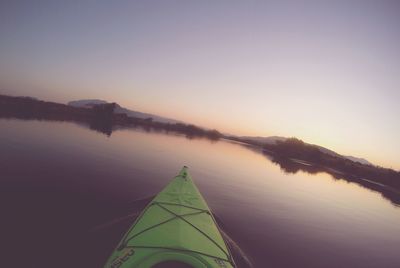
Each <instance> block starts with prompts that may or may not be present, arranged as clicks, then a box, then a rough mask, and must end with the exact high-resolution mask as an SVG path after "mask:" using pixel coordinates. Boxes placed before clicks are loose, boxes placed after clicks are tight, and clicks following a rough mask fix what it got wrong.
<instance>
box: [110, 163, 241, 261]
mask: <svg viewBox="0 0 400 268" xmlns="http://www.w3.org/2000/svg"><path fill="white" fill-rule="evenodd" d="M165 261H179V262H183V263H186V264H190V265H191V266H193V267H196V268H197V267H198V268H200V267H235V266H234V262H233V259H232V256H231V253H230V252H229V249H228V247H227V245H226V243H225V241H224V239H223V238H222V236H221V233H220V232H219V230H218V227H217V224H216V222H215V219H214V217H213V215H212V213H211V211H210V209H209V207H208V206H207V203H206V202H205V201H204V199H203V197H202V196H201V194H200V192H199V190H198V189H197V187H196V186H195V185H194V183H193V181H192V179H191V177H190V175H189V173H188V168H187V167H183V168H182V170H181V171H180V173H179V174H178V176H176V177H175V178H174V179H173V180H172V181H171V182H170V183H169V184H168V185H167V186H166V187H165V188H164V189H163V190H162V191H161V192H160V193H159V194H158V195H157V196H156V197H155V198H154V199H153V200H152V201H151V202H150V203H149V204H148V205H147V207H146V208H145V209H144V210H143V212H142V213H141V215H140V216H139V217H138V218H137V219H136V221H135V223H134V224H133V225H132V227H131V228H130V229H129V230H128V232H127V233H126V234H125V236H124V237H123V239H122V241H121V242H120V244H119V246H118V247H117V249H116V250H115V251H114V253H113V254H112V255H111V257H110V258H109V260H108V262H107V263H106V266H105V267H112V268H116V267H126V268H127V267H129V268H131V267H139V268H147V267H153V265H155V264H158V263H162V262H165Z"/></svg>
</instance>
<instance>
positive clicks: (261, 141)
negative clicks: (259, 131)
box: [239, 136, 372, 165]
mask: <svg viewBox="0 0 400 268" xmlns="http://www.w3.org/2000/svg"><path fill="white" fill-rule="evenodd" d="M239 138H240V139H242V140H247V141H253V142H256V143H259V144H276V143H277V142H279V141H285V140H287V139H288V138H286V137H280V136H270V137H250V136H242V137H239ZM307 144H308V145H312V146H315V147H317V148H318V150H320V151H321V152H323V153H325V154H328V155H331V156H336V157H341V158H346V159H349V160H351V161H353V162H356V163H357V162H358V163H360V164H365V165H372V164H371V162H369V161H368V160H366V159H364V158H358V157H354V156H350V155H341V154H338V153H336V152H335V151H332V150H330V149H327V148H325V147H322V146H319V145H315V144H309V143H307Z"/></svg>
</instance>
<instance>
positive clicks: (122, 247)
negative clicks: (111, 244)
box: [117, 243, 125, 251]
mask: <svg viewBox="0 0 400 268" xmlns="http://www.w3.org/2000/svg"><path fill="white" fill-rule="evenodd" d="M124 248H125V245H124V243H122V244H121V245H119V246H118V248H117V250H118V251H121V250H123V249H124Z"/></svg>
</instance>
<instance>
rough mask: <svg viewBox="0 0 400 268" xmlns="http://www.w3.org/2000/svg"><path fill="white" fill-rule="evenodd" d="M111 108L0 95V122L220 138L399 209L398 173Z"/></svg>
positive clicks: (297, 143) (289, 144) (299, 145)
mask: <svg viewBox="0 0 400 268" xmlns="http://www.w3.org/2000/svg"><path fill="white" fill-rule="evenodd" d="M115 107H116V104H115V103H108V104H99V105H95V106H93V107H92V108H79V107H72V106H68V105H65V104H60V103H54V102H46V101H40V100H36V99H34V98H30V97H11V96H5V95H0V118H16V119H24V120H51V121H69V122H75V123H78V124H82V125H85V126H88V127H89V128H90V129H92V130H95V131H98V132H101V133H103V134H106V135H108V136H110V135H111V134H112V131H113V130H115V129H120V128H141V129H144V130H145V131H156V132H165V133H169V132H172V133H179V134H183V135H185V136H186V137H187V138H189V139H191V138H207V139H210V140H218V139H221V138H224V139H228V140H233V141H237V142H241V143H242V144H244V145H245V146H246V147H252V148H256V149H257V150H259V151H261V152H262V153H263V154H264V155H265V156H266V157H268V159H270V160H271V161H272V162H273V163H275V164H277V165H279V166H280V168H281V169H282V170H283V171H284V172H286V173H296V172H298V171H304V172H308V173H310V174H317V173H319V172H326V173H329V174H330V175H332V177H333V178H335V179H343V180H346V181H349V182H355V183H358V184H360V185H362V186H364V187H366V188H368V189H372V190H375V191H378V192H380V193H381V194H382V195H383V196H384V197H386V198H387V199H389V200H390V201H391V202H392V203H394V204H396V205H400V172H398V171H395V170H392V169H388V168H383V167H379V166H373V165H366V164H361V163H358V162H354V161H351V160H349V159H347V158H344V157H342V156H340V155H334V154H328V153H325V152H322V151H321V150H320V149H319V148H318V147H317V146H315V145H311V144H308V143H305V142H303V141H301V140H299V139H296V138H289V139H286V140H284V141H277V142H276V143H275V144H264V143H261V142H257V141H254V140H248V139H243V138H240V137H233V136H226V135H223V134H221V133H220V132H218V131H217V130H206V129H203V128H200V127H198V126H195V125H192V124H183V123H162V122H157V121H153V119H152V118H146V119H143V118H136V117H129V116H127V115H126V114H116V113H114V109H115Z"/></svg>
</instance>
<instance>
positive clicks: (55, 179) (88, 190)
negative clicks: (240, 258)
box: [0, 119, 400, 267]
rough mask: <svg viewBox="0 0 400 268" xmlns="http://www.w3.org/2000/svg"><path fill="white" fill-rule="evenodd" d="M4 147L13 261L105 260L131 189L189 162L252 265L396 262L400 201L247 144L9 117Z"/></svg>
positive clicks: (153, 189) (148, 188)
mask: <svg viewBox="0 0 400 268" xmlns="http://www.w3.org/2000/svg"><path fill="white" fill-rule="evenodd" d="M0 148H1V150H0V183H1V187H0V189H1V193H0V194H1V197H0V202H1V205H0V206H1V211H2V213H3V215H2V223H1V225H2V226H1V227H2V228H1V230H2V233H3V234H2V237H4V238H5V239H4V240H3V242H2V244H3V247H5V248H4V250H3V253H7V254H6V256H8V259H7V263H8V262H9V267H21V266H23V265H25V266H26V265H28V267H52V266H58V267H101V266H102V265H103V264H104V262H105V260H106V259H107V258H108V256H109V254H110V253H111V251H112V250H113V248H114V247H115V246H116V244H117V243H118V241H119V239H120V238H121V237H122V235H123V233H124V232H125V231H126V229H127V228H128V226H129V225H130V224H131V223H132V221H133V220H134V217H131V218H129V214H131V213H132V212H133V211H134V210H135V209H137V207H135V206H137V203H138V202H135V201H136V200H140V199H145V198H147V197H150V196H153V195H155V194H156V193H157V192H159V191H160V190H161V189H162V188H163V187H164V186H165V185H166V184H167V183H168V181H169V180H170V179H171V178H172V177H174V176H175V175H176V173H177V172H178V171H179V169H180V168H181V167H182V166H183V165H187V166H189V168H190V172H191V174H192V177H193V178H194V180H195V182H196V184H197V186H198V188H199V189H200V191H201V192H202V194H203V195H204V197H205V199H206V200H207V202H208V204H209V206H210V208H211V209H212V210H213V212H214V213H215V214H216V215H217V217H218V218H219V219H220V220H221V222H222V224H223V228H224V230H225V231H226V232H227V233H228V234H229V235H230V236H231V237H232V239H234V240H235V241H236V243H237V244H238V245H240V247H241V248H242V250H243V251H244V252H245V253H246V255H247V256H248V257H249V259H250V260H251V261H252V263H253V265H254V267H293V266H296V267H400V254H399V249H400V208H399V207H398V206H396V205H394V204H393V203H391V202H390V201H388V200H387V199H385V198H384V197H382V195H380V194H379V193H377V192H374V191H371V190H368V189H366V188H363V187H361V186H359V185H357V184H355V183H349V182H346V181H344V180H337V179H334V178H332V177H331V176H330V175H328V174H326V173H318V174H315V175H312V174H309V173H306V172H302V171H299V172H297V173H296V174H289V173H285V172H283V171H282V170H281V169H280V167H279V166H278V165H276V164H274V163H272V162H271V161H269V160H268V158H267V157H266V156H265V155H263V154H261V153H259V152H256V151H253V150H249V149H248V148H245V147H244V146H242V145H240V144H235V143H232V142H227V141H218V142H212V141H209V140H202V139H191V140H190V139H187V138H185V137H182V136H179V135H165V134H161V133H149V132H145V131H141V130H118V131H114V132H113V133H112V135H111V136H110V137H107V136H106V135H103V134H101V133H98V132H95V131H91V130H89V129H87V128H84V127H82V126H79V125H76V124H73V123H58V122H40V121H20V120H4V119H3V120H0ZM139 203H140V202H139ZM127 215H128V217H126V216H127ZM116 219H117V221H115V222H116V223H114V224H111V225H109V226H108V225H107V224H106V227H104V226H103V224H105V223H108V222H110V221H114V220H116ZM118 219H125V220H118ZM99 226H101V228H98V227H99Z"/></svg>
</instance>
